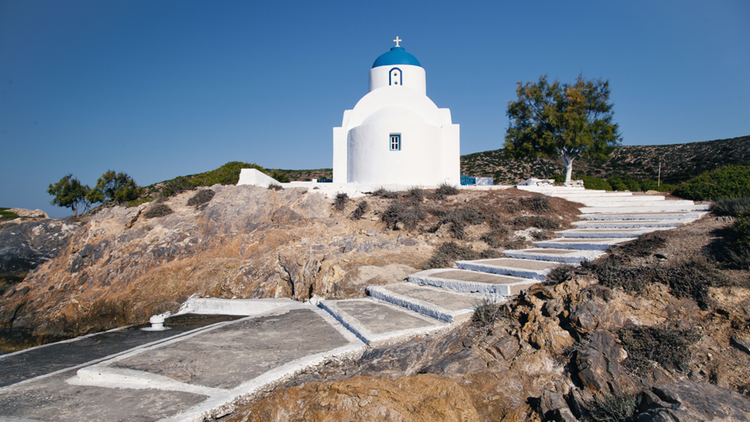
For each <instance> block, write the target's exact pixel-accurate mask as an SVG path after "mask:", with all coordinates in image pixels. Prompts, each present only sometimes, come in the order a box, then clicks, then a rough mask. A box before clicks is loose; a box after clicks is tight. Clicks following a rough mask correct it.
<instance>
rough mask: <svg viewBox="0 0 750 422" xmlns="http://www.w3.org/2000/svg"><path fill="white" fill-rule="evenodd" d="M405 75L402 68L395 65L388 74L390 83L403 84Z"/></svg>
mask: <svg viewBox="0 0 750 422" xmlns="http://www.w3.org/2000/svg"><path fill="white" fill-rule="evenodd" d="M403 84H404V77H403V75H402V74H401V69H399V68H397V67H394V68H393V69H391V71H390V72H389V74H388V85H403Z"/></svg>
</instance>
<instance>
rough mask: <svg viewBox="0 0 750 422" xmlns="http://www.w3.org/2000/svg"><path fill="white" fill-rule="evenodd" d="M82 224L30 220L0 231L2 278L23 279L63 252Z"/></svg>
mask: <svg viewBox="0 0 750 422" xmlns="http://www.w3.org/2000/svg"><path fill="white" fill-rule="evenodd" d="M79 227H80V224H79V223H69V222H67V221H63V220H43V221H29V222H26V223H21V224H19V225H17V226H15V227H11V228H7V229H6V230H3V231H2V232H0V278H3V279H7V280H11V281H14V282H20V281H21V280H23V278H24V277H25V276H26V274H27V273H28V272H29V271H31V270H33V269H34V268H36V267H37V266H38V265H39V264H41V263H43V262H47V261H49V260H50V259H53V258H55V257H57V256H58V255H60V253H62V252H63V251H64V250H65V248H66V247H67V246H68V243H69V242H70V238H71V236H72V235H73V234H74V233H75V232H76V230H77V229H78V228H79Z"/></svg>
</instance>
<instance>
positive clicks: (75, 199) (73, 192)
mask: <svg viewBox="0 0 750 422" xmlns="http://www.w3.org/2000/svg"><path fill="white" fill-rule="evenodd" d="M90 192H91V188H89V187H88V186H86V185H82V184H81V182H80V181H79V180H78V179H76V178H74V177H73V175H72V174H68V175H67V176H63V177H62V179H60V181H58V182H57V183H55V184H54V185H52V184H50V185H49V187H48V188H47V193H48V194H50V195H52V196H54V198H53V199H52V205H56V206H58V207H63V208H70V209H71V210H73V213H74V214H75V215H76V217H77V216H78V211H83V212H84V213H85V212H86V211H88V209H89V207H90V206H91V203H90V202H89V201H88V199H87V196H88V195H89V193H90Z"/></svg>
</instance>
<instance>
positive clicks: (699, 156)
mask: <svg viewBox="0 0 750 422" xmlns="http://www.w3.org/2000/svg"><path fill="white" fill-rule="evenodd" d="M660 161H661V180H662V182H664V183H671V184H679V183H682V182H684V181H686V180H688V179H690V178H691V177H694V176H697V175H699V174H701V173H704V172H706V171H710V170H714V169H717V168H719V167H725V166H732V165H740V164H742V165H750V136H743V137H739V138H732V139H720V140H715V141H705V142H693V143H689V144H675V145H642V146H622V147H617V148H616V149H615V151H614V153H613V154H612V158H611V159H610V160H609V161H606V162H603V163H597V162H594V161H591V160H587V159H577V160H576V161H575V162H574V163H573V172H574V173H576V174H586V175H588V176H596V177H602V178H610V177H618V176H619V177H621V176H625V175H628V176H632V177H634V178H636V179H639V180H643V179H654V180H655V179H656V178H657V173H658V170H659V162H660ZM563 173H564V167H563V165H562V162H561V160H559V159H557V160H528V159H527V160H511V159H509V158H507V157H506V156H505V153H504V150H502V149H496V150H493V151H485V152H478V153H474V154H468V155H464V156H462V157H461V174H468V175H469V176H475V177H494V178H495V184H502V183H507V184H511V183H517V182H520V181H522V180H526V179H528V178H529V177H551V176H553V175H556V174H563Z"/></svg>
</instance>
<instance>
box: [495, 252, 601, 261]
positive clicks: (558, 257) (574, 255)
mask: <svg viewBox="0 0 750 422" xmlns="http://www.w3.org/2000/svg"><path fill="white" fill-rule="evenodd" d="M555 250H562V249H555ZM566 252H567V250H566ZM503 253H504V254H505V255H507V256H509V257H511V258H519V259H534V260H537V261H551V262H562V263H565V264H579V263H581V262H583V261H592V260H594V259H596V258H598V257H600V256H602V255H604V254H605V253H604V252H601V251H581V250H570V252H569V253H567V254H553V253H544V249H518V250H508V251H503Z"/></svg>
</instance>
